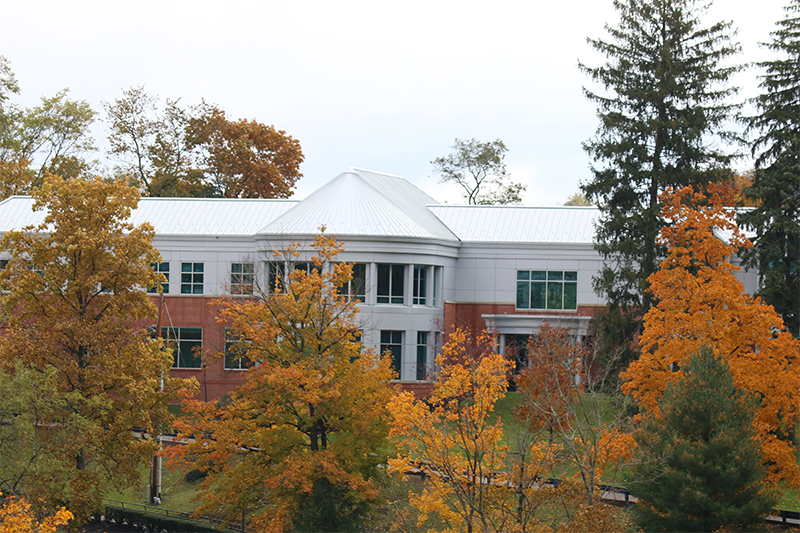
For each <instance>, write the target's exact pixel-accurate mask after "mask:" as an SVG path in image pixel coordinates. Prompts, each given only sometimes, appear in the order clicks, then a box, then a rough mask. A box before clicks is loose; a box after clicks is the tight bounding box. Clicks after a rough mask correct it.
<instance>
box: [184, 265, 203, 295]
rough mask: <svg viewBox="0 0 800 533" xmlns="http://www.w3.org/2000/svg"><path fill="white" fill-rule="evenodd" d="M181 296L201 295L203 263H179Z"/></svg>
mask: <svg viewBox="0 0 800 533" xmlns="http://www.w3.org/2000/svg"><path fill="white" fill-rule="evenodd" d="M181 294H203V263H181Z"/></svg>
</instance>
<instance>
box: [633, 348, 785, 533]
mask: <svg viewBox="0 0 800 533" xmlns="http://www.w3.org/2000/svg"><path fill="white" fill-rule="evenodd" d="M682 371H683V379H682V380H678V381H676V382H673V383H671V384H670V385H669V386H668V387H667V391H666V393H665V394H664V396H663V398H662V399H661V401H660V402H659V409H660V414H661V417H660V418H659V417H658V416H656V415H655V414H654V413H652V412H645V415H644V421H643V423H642V427H641V430H640V431H639V433H638V435H637V438H636V440H637V442H638V444H639V450H640V459H641V460H640V461H639V462H638V463H637V465H636V467H635V468H634V472H633V479H635V480H636V481H635V482H633V483H630V484H629V489H630V490H631V491H632V492H633V493H634V494H635V495H636V496H637V498H639V503H638V504H637V505H636V507H635V509H634V517H635V518H634V520H635V521H636V522H637V523H638V525H639V526H640V527H642V528H643V529H644V530H645V531H718V530H719V529H720V528H721V527H723V526H726V525H735V526H737V527H747V526H748V525H750V524H753V523H755V522H756V521H758V520H759V518H760V517H761V516H762V515H763V514H765V513H766V512H768V511H769V510H770V509H771V508H772V506H773V505H774V503H775V497H774V495H773V494H771V493H766V492H764V491H762V488H763V486H764V485H763V479H764V474H765V472H764V469H763V467H762V465H761V453H760V447H759V446H758V443H757V441H756V432H755V426H754V424H753V420H754V416H755V411H756V402H755V399H754V398H753V397H752V396H751V395H749V394H747V393H746V392H745V391H744V390H742V389H740V388H738V387H736V386H735V385H734V383H733V377H732V376H731V372H730V368H729V367H728V364H727V363H726V362H725V361H724V360H723V359H722V358H721V357H720V356H718V355H714V351H713V349H711V348H710V347H709V346H703V347H701V348H700V349H699V350H698V352H697V354H695V355H692V356H691V357H690V358H689V360H688V361H687V362H686V364H685V366H683V367H682Z"/></svg>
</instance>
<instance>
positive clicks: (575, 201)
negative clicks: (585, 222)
mask: <svg viewBox="0 0 800 533" xmlns="http://www.w3.org/2000/svg"><path fill="white" fill-rule="evenodd" d="M564 205H567V206H581V205H583V206H590V205H592V202H591V201H590V200H589V199H588V198H586V195H585V194H583V193H581V192H574V193H572V194H570V195H569V198H567V201H566V202H564Z"/></svg>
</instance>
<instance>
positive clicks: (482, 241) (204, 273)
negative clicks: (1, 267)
mask: <svg viewBox="0 0 800 533" xmlns="http://www.w3.org/2000/svg"><path fill="white" fill-rule="evenodd" d="M32 206H33V200H32V199H31V198H30V197H25V196H13V197H10V198H8V199H6V200H4V201H3V202H0V231H2V232H5V231H8V230H11V229H20V228H22V227H25V226H28V225H37V224H40V223H41V221H42V220H43V218H44V216H45V215H44V213H43V212H41V211H39V212H34V211H33V210H32ZM597 219H598V211H597V210H596V209H595V208H592V207H521V206H476V205H470V206H466V205H447V204H440V203H438V202H437V201H436V200H434V199H433V198H431V197H430V196H428V195H427V194H425V193H424V192H422V191H421V190H419V189H418V188H417V187H415V186H414V185H412V184H411V183H410V182H408V181H407V180H405V179H403V178H401V177H399V176H391V175H387V174H381V173H377V172H371V171H366V170H362V169H357V168H352V169H350V170H347V171H345V172H343V173H341V174H339V175H338V176H336V177H335V178H334V179H333V180H331V181H330V182H328V183H327V184H326V185H324V186H323V187H321V188H320V189H318V190H317V191H315V192H314V193H312V194H311V195H310V196H308V197H307V198H306V199H304V200H264V199H228V198H142V199H141V201H140V202H139V206H138V209H136V210H135V211H134V212H133V214H132V216H131V222H132V223H134V224H136V225H138V224H141V223H144V222H148V223H150V224H152V225H153V227H154V228H155V232H156V236H155V239H154V244H155V246H156V248H158V250H159V251H160V252H161V256H162V261H161V263H159V264H157V265H154V268H155V269H156V270H157V271H159V272H161V273H162V274H164V276H165V277H166V278H167V282H166V283H164V284H163V292H164V298H163V302H161V303H159V302H158V300H159V298H158V295H157V294H155V292H156V291H155V290H153V298H154V301H155V302H156V304H157V305H159V306H160V308H161V311H160V312H161V323H162V334H163V335H164V336H165V337H168V338H169V339H170V340H171V341H172V343H173V344H172V345H173V348H175V349H174V356H175V362H174V365H173V370H172V372H173V373H174V375H175V376H176V377H190V376H194V377H196V378H197V380H198V382H199V383H200V392H199V396H200V397H201V398H204V399H208V400H212V399H217V398H220V397H222V396H223V395H224V394H226V393H227V392H229V391H231V390H232V389H233V388H235V387H236V386H237V385H239V384H241V383H242V381H243V375H244V374H243V373H244V372H246V370H247V364H246V363H245V362H243V361H242V360H241V359H237V358H234V357H224V358H221V359H217V360H211V359H210V358H207V357H204V356H203V353H208V352H219V351H223V350H225V348H226V340H228V341H230V340H231V339H227V338H226V327H225V325H224V324H219V323H218V322H217V320H216V310H215V308H214V306H213V301H214V300H215V299H217V298H220V297H223V296H225V297H232V298H247V297H251V295H252V293H253V288H254V287H262V288H265V287H273V286H274V284H275V281H276V280H277V279H282V278H285V276H286V272H287V271H288V269H290V268H313V265H312V264H311V263H308V262H306V261H304V257H303V256H302V254H301V256H300V257H299V258H297V260H296V261H293V262H292V264H289V263H287V262H285V261H284V259H281V258H279V257H277V256H276V255H275V253H274V252H275V251H279V252H280V251H281V250H285V249H286V248H287V247H288V245H289V244H290V243H293V242H299V243H301V246H305V247H306V249H307V250H308V252H309V256H310V255H311V254H310V252H311V250H310V249H308V246H307V245H308V244H309V243H310V242H311V241H312V240H313V239H314V236H315V235H316V234H318V233H319V232H320V228H321V227H324V228H325V232H326V233H328V234H331V235H335V236H336V237H337V238H338V239H339V240H340V241H343V242H344V246H345V251H344V252H342V253H341V254H340V255H339V256H338V257H337V258H336V260H337V261H346V262H349V263H353V264H354V266H353V279H352V281H351V282H350V284H349V286H348V287H346V288H345V290H346V291H347V293H348V294H350V295H352V296H353V297H355V298H357V299H358V300H359V301H361V303H360V304H359V308H360V313H359V320H360V329H361V334H362V342H363V343H364V345H365V346H366V347H374V348H376V349H379V350H382V351H386V350H391V353H392V359H393V365H394V367H395V370H396V371H397V372H398V374H399V381H400V382H401V383H402V385H403V387H404V388H406V389H410V390H418V391H419V392H425V391H427V390H428V388H429V382H428V378H429V377H430V376H431V374H432V372H433V368H434V359H435V354H436V351H437V349H438V347H440V346H441V344H442V342H443V336H444V335H446V334H447V332H448V331H449V330H450V329H451V328H452V326H453V325H467V326H470V327H472V328H474V329H475V330H479V329H483V328H489V329H490V330H492V331H494V332H496V333H497V334H498V337H499V344H500V349H501V350H506V349H507V348H508V347H510V346H511V345H516V346H524V344H525V341H526V339H527V336H528V335H531V334H536V333H537V332H538V330H539V327H540V326H541V324H542V323H543V321H544V320H548V321H549V322H550V324H551V325H554V326H559V327H568V328H569V329H570V332H571V334H573V335H575V336H576V337H579V338H581V337H584V336H585V335H586V334H587V331H588V326H589V321H590V320H591V318H592V316H593V315H594V313H595V311H596V310H597V308H598V307H601V306H603V305H604V302H603V301H602V300H600V299H599V297H598V296H597V295H596V294H595V293H594V292H593V290H592V277H593V276H594V275H595V274H596V273H597V272H598V270H599V269H600V267H601V258H600V256H599V255H598V254H597V252H596V251H595V250H594V248H593V246H592V236H593V235H594V225H595V222H596V220H597ZM1 260H2V258H0V261H1ZM734 260H736V259H735V258H734ZM739 276H740V278H741V279H742V281H743V282H744V283H745V288H746V290H747V291H748V292H751V293H752V292H754V291H755V289H756V286H757V282H758V279H757V275H756V274H755V273H752V272H744V271H741V272H740V273H739Z"/></svg>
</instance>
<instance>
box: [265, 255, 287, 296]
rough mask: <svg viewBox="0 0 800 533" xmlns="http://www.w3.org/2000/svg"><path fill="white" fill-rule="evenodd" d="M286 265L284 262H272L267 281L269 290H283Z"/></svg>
mask: <svg viewBox="0 0 800 533" xmlns="http://www.w3.org/2000/svg"><path fill="white" fill-rule="evenodd" d="M285 273H286V266H285V265H284V264H283V263H277V262H274V261H273V262H270V263H269V267H268V272H267V283H269V292H281V291H282V290H283V283H284V275H285Z"/></svg>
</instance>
